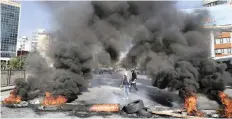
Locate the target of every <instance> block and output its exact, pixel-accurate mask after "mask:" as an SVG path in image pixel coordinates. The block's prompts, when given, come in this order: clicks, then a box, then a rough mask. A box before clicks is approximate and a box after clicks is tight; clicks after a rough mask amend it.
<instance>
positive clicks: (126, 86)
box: [122, 72, 130, 99]
mask: <svg viewBox="0 0 232 119" xmlns="http://www.w3.org/2000/svg"><path fill="white" fill-rule="evenodd" d="M122 85H123V89H124V93H125V98H124V99H129V95H130V92H129V88H130V83H129V80H128V78H127V74H126V72H125V74H124V75H123V81H122Z"/></svg>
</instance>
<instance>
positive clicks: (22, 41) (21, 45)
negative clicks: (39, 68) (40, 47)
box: [17, 36, 31, 52]
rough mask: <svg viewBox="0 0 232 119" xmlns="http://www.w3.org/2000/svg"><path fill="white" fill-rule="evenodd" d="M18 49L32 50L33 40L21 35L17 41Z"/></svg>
mask: <svg viewBox="0 0 232 119" xmlns="http://www.w3.org/2000/svg"><path fill="white" fill-rule="evenodd" d="M17 51H28V52H29V51H31V40H29V39H28V37H26V36H22V37H19V39H18V42H17Z"/></svg>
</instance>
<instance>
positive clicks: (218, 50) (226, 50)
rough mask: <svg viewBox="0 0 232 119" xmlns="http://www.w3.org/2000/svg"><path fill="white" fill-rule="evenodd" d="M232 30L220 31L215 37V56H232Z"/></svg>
mask: <svg viewBox="0 0 232 119" xmlns="http://www.w3.org/2000/svg"><path fill="white" fill-rule="evenodd" d="M231 36H232V32H218V33H215V37H214V49H215V56H216V57H222V56H229V55H231V56H232V38H231Z"/></svg>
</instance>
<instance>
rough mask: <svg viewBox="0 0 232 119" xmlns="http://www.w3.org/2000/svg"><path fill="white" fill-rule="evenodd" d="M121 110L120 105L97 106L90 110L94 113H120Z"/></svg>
mask: <svg viewBox="0 0 232 119" xmlns="http://www.w3.org/2000/svg"><path fill="white" fill-rule="evenodd" d="M119 110H120V108H119V104H96V105H93V106H91V108H90V109H89V111H94V112H118V111H119Z"/></svg>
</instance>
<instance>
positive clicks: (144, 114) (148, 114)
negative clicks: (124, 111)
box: [137, 107, 152, 118]
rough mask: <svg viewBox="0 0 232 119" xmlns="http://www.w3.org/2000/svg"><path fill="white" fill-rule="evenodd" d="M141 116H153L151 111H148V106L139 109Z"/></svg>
mask: <svg viewBox="0 0 232 119" xmlns="http://www.w3.org/2000/svg"><path fill="white" fill-rule="evenodd" d="M137 113H138V114H139V115H140V116H143V117H147V118H150V117H152V114H151V113H150V112H148V108H146V107H145V108H143V109H141V110H139V111H138V112H137Z"/></svg>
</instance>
